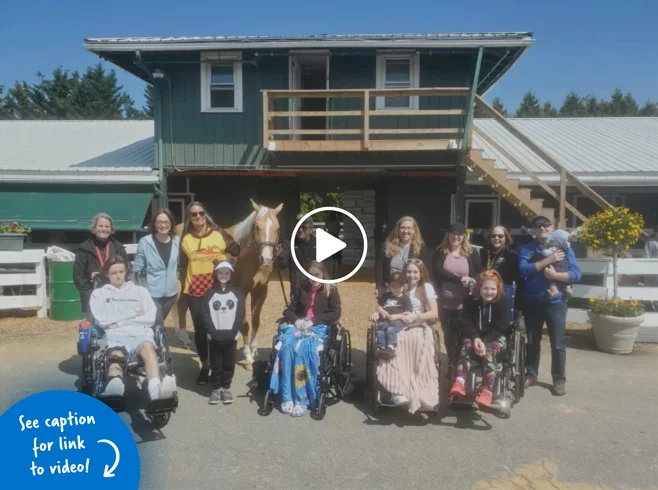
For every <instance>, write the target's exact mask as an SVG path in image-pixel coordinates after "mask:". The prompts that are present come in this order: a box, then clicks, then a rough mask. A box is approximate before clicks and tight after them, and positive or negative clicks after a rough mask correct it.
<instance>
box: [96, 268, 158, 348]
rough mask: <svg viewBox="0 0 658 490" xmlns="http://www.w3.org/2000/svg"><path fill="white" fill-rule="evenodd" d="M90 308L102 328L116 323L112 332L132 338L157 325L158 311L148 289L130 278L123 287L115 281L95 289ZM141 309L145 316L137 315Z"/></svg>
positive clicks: (145, 332)
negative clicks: (119, 286)
mask: <svg viewBox="0 0 658 490" xmlns="http://www.w3.org/2000/svg"><path fill="white" fill-rule="evenodd" d="M89 307H90V308H91V313H92V314H93V315H94V320H95V323H96V324H97V325H98V326H99V327H102V328H105V327H107V326H108V325H112V324H113V323H115V324H116V325H117V328H116V329H112V332H116V333H121V334H123V335H127V336H129V337H142V336H144V335H148V334H149V332H150V330H151V327H153V325H154V324H155V317H156V312H157V309H156V307H155V303H154V302H153V299H152V298H151V295H150V294H149V292H148V290H147V289H146V288H143V287H141V286H135V284H133V283H132V282H130V281H127V282H125V283H124V284H123V286H122V287H121V289H119V288H117V287H116V286H113V285H112V284H106V285H104V286H103V287H102V288H99V289H95V290H94V292H93V293H92V294H91V299H90V300H89ZM138 308H141V309H142V310H143V311H144V314H143V315H140V316H137V314H136V311H137V309H138Z"/></svg>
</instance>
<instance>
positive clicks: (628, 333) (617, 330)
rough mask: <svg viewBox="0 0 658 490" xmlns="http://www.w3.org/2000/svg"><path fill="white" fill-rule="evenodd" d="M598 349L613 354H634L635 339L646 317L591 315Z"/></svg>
mask: <svg viewBox="0 0 658 490" xmlns="http://www.w3.org/2000/svg"><path fill="white" fill-rule="evenodd" d="M590 318H591V319H592V331H593V332H594V340H595V341H596V347H597V348H598V349H599V350H600V351H602V352H609V353H611V354H630V353H631V352H633V344H635V338H636V337H637V334H638V332H639V331H640V325H641V324H642V322H643V321H644V315H640V316H633V317H621V316H608V315H598V314H596V313H590Z"/></svg>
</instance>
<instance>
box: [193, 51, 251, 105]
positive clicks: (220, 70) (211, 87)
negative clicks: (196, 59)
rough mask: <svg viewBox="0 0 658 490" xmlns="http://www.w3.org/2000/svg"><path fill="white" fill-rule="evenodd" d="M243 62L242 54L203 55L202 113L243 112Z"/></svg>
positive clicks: (220, 53)
mask: <svg viewBox="0 0 658 490" xmlns="http://www.w3.org/2000/svg"><path fill="white" fill-rule="evenodd" d="M241 60H242V55H241V53H235V52H219V53H201V111H202V112H242V62H241Z"/></svg>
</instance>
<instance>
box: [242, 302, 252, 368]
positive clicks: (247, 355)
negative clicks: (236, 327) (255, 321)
mask: <svg viewBox="0 0 658 490" xmlns="http://www.w3.org/2000/svg"><path fill="white" fill-rule="evenodd" d="M248 295H249V293H247V294H246V295H245V297H244V303H243V308H244V311H243V312H242V315H243V316H242V317H243V318H244V321H243V322H242V327H241V328H240V333H241V334H242V344H243V345H242V354H243V355H244V359H245V361H247V364H253V362H254V356H253V355H252V354H251V349H250V348H249V321H247V315H246V311H247V296H248ZM251 299H252V301H253V296H252V298H251Z"/></svg>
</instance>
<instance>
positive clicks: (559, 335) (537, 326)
mask: <svg viewBox="0 0 658 490" xmlns="http://www.w3.org/2000/svg"><path fill="white" fill-rule="evenodd" d="M523 316H524V318H525V326H526V331H527V333H528V343H527V344H526V377H528V378H532V379H533V380H536V379H537V372H538V370H539V358H540V355H541V336H542V329H543V327H544V323H546V327H547V329H548V336H549V338H550V339H551V375H552V376H553V382H554V383H555V382H556V381H566V379H567V375H566V369H567V366H566V365H567V347H566V345H565V341H564V333H565V330H566V327H567V304H566V303H562V302H560V303H554V304H546V305H538V304H533V305H527V308H526V309H525V311H524V313H523Z"/></svg>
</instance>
